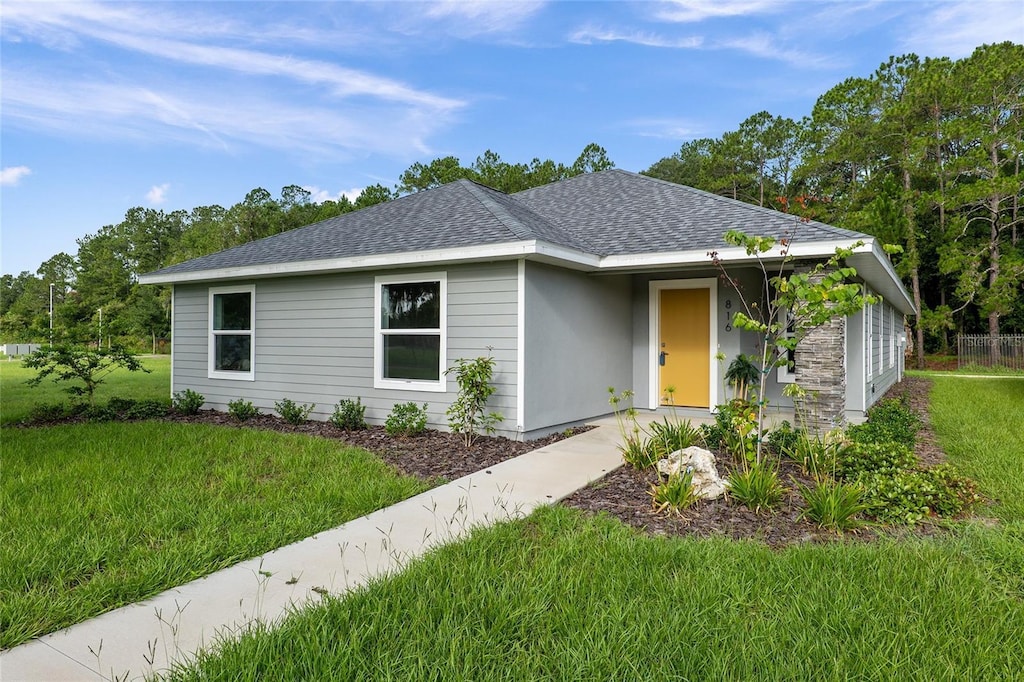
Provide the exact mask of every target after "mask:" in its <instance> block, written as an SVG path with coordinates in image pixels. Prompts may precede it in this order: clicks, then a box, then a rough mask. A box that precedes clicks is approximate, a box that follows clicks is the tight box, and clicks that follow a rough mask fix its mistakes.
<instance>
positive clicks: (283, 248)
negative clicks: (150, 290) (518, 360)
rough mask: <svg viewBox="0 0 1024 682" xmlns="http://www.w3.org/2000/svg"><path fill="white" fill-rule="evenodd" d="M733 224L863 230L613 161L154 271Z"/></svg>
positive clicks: (712, 236) (349, 219)
mask: <svg viewBox="0 0 1024 682" xmlns="http://www.w3.org/2000/svg"><path fill="white" fill-rule="evenodd" d="M729 229H738V230H742V231H744V232H746V233H748V234H754V235H772V236H783V235H790V236H792V237H794V238H795V239H797V240H799V241H801V242H809V241H819V240H836V239H848V238H856V237H859V236H862V235H859V234H858V233H856V232H850V231H848V230H841V229H839V228H835V227H831V226H829V225H825V224H823V223H817V222H809V223H803V222H800V221H799V220H797V219H796V218H794V217H793V216H788V215H785V214H782V213H779V212H777V211H772V210H769V209H762V208H758V207H757V206H751V205H749V204H745V203H742V202H739V201H734V200H732V199H727V198H724V197H720V196H717V195H714V194H709V193H707V192H702V191H700V190H696V189H692V188H690V187H684V186H682V185H677V184H674V183H670V182H664V181H662V180H656V179H654V178H649V177H646V176H642V175H637V174H635V173H629V172H627V171H622V170H608V171H602V172H599V173H591V174H586V175H580V176H577V177H575V178H571V179H568V180H563V181H561V182H556V183H552V184H550V185H545V186H543V187H536V188H533V189H529V190H526V191H523V192H519V193H516V194H513V195H508V194H503V193H502V192H498V191H497V190H493V189H490V188H488V187H484V186H483V185H479V184H476V183H474V182H471V181H469V180H458V181H456V182H453V183H450V184H448V185H444V186H442V187H438V188H436V189H431V190H427V191H424V192H419V193H417V194H411V195H409V196H405V197H402V198H400V199H395V200H393V201H389V202H387V203H383V204H378V205H376V206H371V207H369V208H365V209H363V210H360V211H354V212H352V213H346V214H343V215H340V216H337V217H334V218H330V219H329V220H325V221H323V222H319V223H315V224H313V225H309V226H306V227H302V228H299V229H296V230H291V231H289V232H284V233H282V234H278V235H274V236H272V237H267V238H265V239H260V240H258V241H254V242H249V243H247V244H242V245H241V246H236V247H234V248H231V249H227V250H225V251H220V252H217V253H213V254H210V255H208V256H203V257H201V258H196V259H193V260H190V261H186V262H184V263H178V264H177V265H172V266H170V267H167V268H164V269H162V270H158V271H157V272H154V273H149V274H150V275H152V276H158V277H166V276H168V275H174V274H177V273H199V272H202V271H205V270H220V269H223V268H237V267H246V266H261V265H277V264H285V263H301V262H303V261H313V260H329V259H341V258H352V257H360V256H374V255H384V254H399V253H410V252H416V251H431V250H438V249H455V248H460V247H470V246H484V245H491V244H502V243H510V242H517V241H524V240H538V241H542V242H546V243H549V244H552V245H555V246H560V247H566V248H571V249H575V250H577V251H581V252H583V253H587V254H592V255H595V256H609V255H618V254H623V255H626V254H637V253H655V252H672V251H691V250H700V249H714V248H721V247H722V246H724V243H723V242H722V234H723V233H724V232H725V231H726V230H729Z"/></svg>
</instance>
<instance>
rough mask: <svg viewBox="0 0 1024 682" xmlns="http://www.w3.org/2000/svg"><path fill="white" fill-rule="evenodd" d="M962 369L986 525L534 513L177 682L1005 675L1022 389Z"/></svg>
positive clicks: (1015, 593)
mask: <svg viewBox="0 0 1024 682" xmlns="http://www.w3.org/2000/svg"><path fill="white" fill-rule="evenodd" d="M965 381H967V380H963V379H955V378H949V379H942V380H939V381H937V384H936V388H935V390H934V393H933V398H934V401H935V402H934V406H933V414H934V415H935V428H936V430H937V431H938V435H939V439H940V442H941V444H942V445H943V446H944V447H945V448H947V450H948V452H949V456H950V459H951V461H952V462H953V463H954V464H956V465H958V466H961V467H963V469H964V471H965V472H967V473H969V474H971V475H973V476H974V477H975V478H976V480H977V482H978V483H979V485H980V487H981V490H982V492H983V493H984V494H985V495H987V496H988V497H991V498H996V499H997V500H998V503H997V504H996V506H994V507H992V508H991V512H989V511H988V510H986V509H984V508H983V509H981V510H980V511H979V513H980V514H981V515H983V516H984V515H988V514H989V513H991V514H995V515H997V516H998V517H999V519H998V521H985V520H984V519H982V520H972V521H961V522H954V523H950V524H949V531H948V532H944V533H939V534H937V535H935V536H933V537H917V536H913V535H911V536H908V537H906V538H903V539H897V538H894V537H882V538H879V539H876V540H875V541H873V542H864V541H863V540H859V539H851V540H847V541H837V542H831V543H827V544H822V545H818V544H798V545H791V546H787V547H785V548H783V549H777V550H776V549H771V548H769V547H767V546H766V545H765V544H763V543H762V542H758V541H751V540H746V541H734V540H729V539H725V538H711V539H697V538H692V537H683V538H665V537H650V536H647V535H644V534H641V533H639V532H637V531H635V530H633V529H631V528H629V527H627V526H625V525H623V524H622V523H620V522H619V521H617V520H614V519H612V518H610V517H609V516H607V515H598V516H596V517H589V516H586V515H585V514H584V513H582V512H580V511H577V510H573V509H568V508H565V507H555V508H550V509H544V510H542V511H539V512H537V513H535V514H534V515H532V516H531V517H530V518H528V519H526V520H524V521H521V522H517V523H512V524H506V525H502V526H499V527H496V528H491V529H488V530H482V531H479V532H477V533H475V534H474V536H473V537H472V538H471V539H470V540H469V541H467V542H464V543H461V544H458V545H454V546H449V547H446V548H444V549H442V550H440V551H438V552H436V553H433V554H431V555H429V556H427V557H426V558H424V559H423V560H420V561H417V562H415V563H414V564H413V565H412V566H410V568H409V569H408V570H407V571H406V572H405V573H403V574H402V575H400V576H398V577H396V578H394V579H391V580H386V581H378V582H376V583H375V584H373V585H371V586H370V587H369V588H366V589H364V590H361V591H359V592H358V593H356V594H354V595H352V596H350V597H348V598H346V599H339V600H331V601H329V602H328V603H327V604H326V605H324V606H321V607H318V608H315V609H312V610H310V611H308V612H305V613H303V614H300V615H298V616H295V617H293V618H291V619H290V620H289V621H287V622H286V623H285V624H284V626H283V627H282V628H280V629H279V630H274V631H264V632H259V633H256V634H253V635H250V636H247V637H245V638H243V639H242V640H241V641H239V642H233V643H230V644H228V645H227V646H225V648H224V649H223V650H222V651H221V652H220V653H217V654H213V655H206V656H204V657H203V658H202V660H201V661H200V663H199V665H198V666H197V667H194V668H191V669H188V670H181V671H179V675H178V678H179V679H188V680H198V679H203V680H210V679H231V680H255V679H261V678H264V677H267V676H274V677H278V678H284V679H341V678H343V679H406V678H413V679H499V680H501V679H524V680H526V679H538V678H540V679H579V680H583V679H762V680H780V679H781V680H785V679H792V680H804V679H866V680H876V679H877V680H888V679H920V680H954V679H956V680H959V679H1017V678H1019V677H1020V674H1021V673H1020V671H1021V670H1022V669H1024V643H1022V640H1021V636H1020V633H1021V632H1024V578H1022V576H1024V508H1022V506H1021V504H1020V499H1021V498H1020V495H1021V491H1022V490H1024V488H1022V486H1024V465H1022V463H1021V453H1024V433H1022V431H1021V429H1020V417H1019V415H1021V414H1024V390H1021V388H1022V387H1014V388H1011V389H1006V388H1000V387H1003V386H1004V385H1005V382H1006V380H995V381H991V382H989V381H980V380H970V381H972V383H971V384H970V388H969V389H967V388H965V386H964V382H965ZM997 381H998V382H1004V383H997ZM947 382H948V383H947ZM1021 383H1022V384H1024V382H1021ZM968 390H969V391H971V392H972V393H971V394H970V396H965V391H968ZM974 391H976V392H977V393H974ZM965 397H969V398H970V399H965ZM954 415H955V416H954ZM997 415H998V416H997ZM1014 425H1015V426H1014Z"/></svg>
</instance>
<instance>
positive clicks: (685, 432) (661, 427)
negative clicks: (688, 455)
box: [650, 417, 703, 461]
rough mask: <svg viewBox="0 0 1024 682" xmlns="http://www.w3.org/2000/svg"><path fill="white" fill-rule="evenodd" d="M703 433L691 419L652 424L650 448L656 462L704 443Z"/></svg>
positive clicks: (667, 420)
mask: <svg viewBox="0 0 1024 682" xmlns="http://www.w3.org/2000/svg"><path fill="white" fill-rule="evenodd" d="M702 442H703V438H702V437H701V431H700V429H698V428H697V427H695V426H694V425H693V424H692V423H691V422H690V420H689V419H684V420H682V421H678V420H673V421H669V419H668V417H665V418H663V419H662V421H660V422H651V438H650V447H651V449H652V450H654V452H653V453H652V454H653V455H654V456H655V461H657V460H659V459H662V458H664V457H667V456H668V455H669V454H670V453H673V452H675V451H676V450H684V449H686V448H688V447H690V446H691V445H694V444H696V443H702Z"/></svg>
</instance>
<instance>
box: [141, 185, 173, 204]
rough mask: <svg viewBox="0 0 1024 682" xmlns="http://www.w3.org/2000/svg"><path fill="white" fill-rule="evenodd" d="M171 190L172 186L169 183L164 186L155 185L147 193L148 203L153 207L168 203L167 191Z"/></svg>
mask: <svg viewBox="0 0 1024 682" xmlns="http://www.w3.org/2000/svg"><path fill="white" fill-rule="evenodd" d="M170 188H171V185H170V183H167V182H165V183H164V184H162V185H153V186H152V187H150V188H149V191H148V192H146V201H148V202H149V203H150V205H151V206H159V205H160V204H162V203H164V202H165V201H167V190H169V189H170Z"/></svg>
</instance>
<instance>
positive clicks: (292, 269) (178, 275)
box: [139, 240, 537, 284]
mask: <svg viewBox="0 0 1024 682" xmlns="http://www.w3.org/2000/svg"><path fill="white" fill-rule="evenodd" d="M536 252H537V242H536V240H525V241H519V242H505V243H501V244H487V245H483V246H471V247H465V248H458V249H435V250H429V251H409V252H405V253H385V254H374V255H369V256H354V257H351V258H329V259H323V260H309V261H297V262H289V263H269V264H266V265H243V266H239V267H234V268H215V269H211V270H195V271H193V272H172V273H167V274H163V275H160V274H156V273H150V274H146V275H140V276H139V282H140V283H142V284H171V283H178V284H183V283H187V282H212V281H218V280H232V279H253V278H264V277H287V276H290V275H316V274H327V273H333V272H352V271H359V270H383V269H385V268H401V267H410V266H412V267H416V266H423V265H434V264H440V263H458V262H473V261H487V260H500V259H505V258H522V257H523V256H529V255H532V254H534V253H536Z"/></svg>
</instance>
